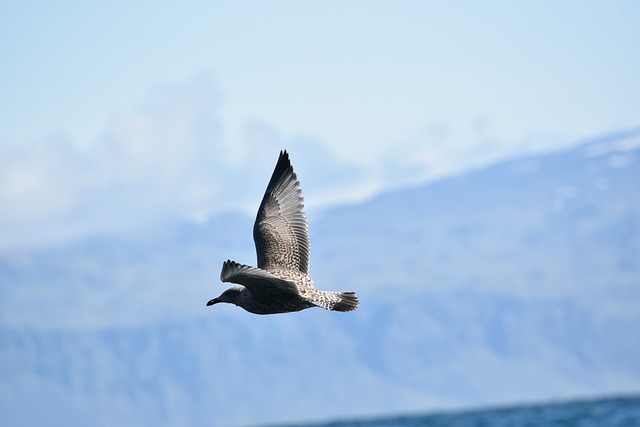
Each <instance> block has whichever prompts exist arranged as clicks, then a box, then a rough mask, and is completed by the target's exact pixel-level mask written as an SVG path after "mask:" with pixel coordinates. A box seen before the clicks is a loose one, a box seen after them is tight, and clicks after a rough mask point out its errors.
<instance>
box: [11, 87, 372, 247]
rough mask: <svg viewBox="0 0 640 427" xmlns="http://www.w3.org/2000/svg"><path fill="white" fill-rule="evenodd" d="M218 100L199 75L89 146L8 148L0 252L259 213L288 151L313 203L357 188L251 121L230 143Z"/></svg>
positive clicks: (305, 147) (303, 146)
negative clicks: (219, 216)
mask: <svg viewBox="0 0 640 427" xmlns="http://www.w3.org/2000/svg"><path fill="white" fill-rule="evenodd" d="M219 99H220V96H219V95H218V93H217V91H216V89H215V87H214V85H213V83H212V80H211V79H210V78H207V77H202V78H198V79H194V80H193V81H191V82H188V83H187V84H185V85H183V86H181V87H174V88H162V89H157V90H156V91H155V92H154V93H153V94H151V96H149V98H148V99H147V100H146V102H145V103H144V105H143V106H142V107H141V108H139V109H138V110H137V111H134V112H132V113H130V114H126V115H122V116H120V117H117V118H115V119H113V120H112V121H111V123H110V124H109V125H108V127H107V128H106V129H105V130H104V132H103V134H102V136H101V137H100V138H99V139H98V140H97V141H96V142H94V143H93V144H85V145H78V144H76V145H74V144H73V143H71V142H70V141H68V140H67V139H65V138H64V137H61V136H50V137H48V138H44V139H43V140H42V141H40V142H38V143H37V144H34V145H32V146H29V147H26V148H22V149H16V148H11V147H9V146H5V147H2V148H1V149H0V165H2V166H3V167H2V169H1V170H0V223H1V225H0V231H2V234H3V235H4V236H5V238H4V239H3V241H2V242H0V248H9V247H13V246H25V245H26V246H29V245H33V244H36V245H40V244H48V243H53V242H56V241H58V240H59V239H69V238H75V237H81V236H83V235H87V234H96V233H98V234H100V233H113V232H121V233H130V232H134V231H143V232H144V231H148V230H150V229H153V228H154V226H157V225H159V224H162V223H163V222H164V221H166V220H168V219H171V218H173V219H176V218H178V219H186V218H192V219H195V220H199V221H202V220H205V219H206V218H207V217H209V216H210V215H214V214H216V213H220V212H224V211H229V210H244V211H246V212H253V211H255V209H256V208H257V204H258V203H259V200H260V197H261V196H262V192H263V191H264V187H265V186H266V183H267V181H268V178H269V175H270V173H271V171H272V168H273V167H274V165H275V161H276V159H277V155H278V152H279V150H280V149H285V148H286V149H288V150H289V151H290V153H291V156H292V161H293V164H294V166H295V167H296V170H297V171H298V173H299V174H300V176H301V179H302V180H303V185H304V188H305V196H307V197H309V196H311V198H310V199H307V200H313V199H316V200H318V201H319V204H322V203H323V201H324V202H325V203H330V201H333V200H344V198H345V196H344V194H345V193H348V194H351V193H353V192H355V191H356V187H357V185H358V182H359V179H362V175H358V174H357V173H356V172H355V170H354V169H353V168H352V167H350V166H349V165H347V164H344V163H340V162H338V161H337V160H336V159H335V158H334V156H333V155H332V153H331V152H330V151H329V150H328V149H326V148H324V147H323V146H322V145H321V143H320V142H318V141H315V140H312V139H310V138H304V137H298V136H294V137H287V136H283V135H281V134H279V132H278V131H277V130H276V129H275V128H273V127H272V126H270V125H268V124H266V123H261V122H259V121H255V120H252V121H247V122H245V123H244V124H243V125H242V129H240V132H237V134H238V136H237V137H235V138H232V137H230V134H231V133H232V132H229V129H228V128H225V126H223V124H222V122H221V120H220V115H219ZM349 188H351V192H349V191H347V190H348V189H349Z"/></svg>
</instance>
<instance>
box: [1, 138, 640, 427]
mask: <svg viewBox="0 0 640 427" xmlns="http://www.w3.org/2000/svg"><path fill="white" fill-rule="evenodd" d="M639 183H640V134H639V133H629V134H624V135H619V136H615V137H611V138H606V139H601V140H598V141H594V142H590V143H587V144H583V145H581V146H578V147H576V148H573V149H571V150H567V151H563V152H556V153H550V154H544V155H538V156H534V157H528V158H523V159H517V160H513V161H509V162H505V163H501V164H497V165H494V166H492V167H489V168H485V169H482V170H477V171H474V172H469V173H466V174H464V175H459V176H455V177H451V178H448V179H444V180H441V181H438V182H434V183H430V184H428V185H424V186H421V187H417V188H412V189H405V190H401V191H394V192H391V193H388V194H384V195H381V196H379V197H377V198H375V199H372V200H369V201H368V202H366V203H363V204H359V205H353V206H344V207H340V208H334V209H331V210H328V211H325V212H322V213H321V214H320V215H319V216H318V217H316V218H313V217H311V218H309V219H310V232H311V244H312V257H311V273H312V276H313V277H314V279H315V282H316V285H317V286H318V287H319V288H322V289H335V290H354V291H356V292H357V293H358V295H359V297H360V300H361V307H360V308H359V309H358V310H357V311H356V312H354V313H348V314H341V313H329V312H325V311H323V310H320V309H318V310H306V311H303V312H300V313H295V314H292V315H277V316H266V317H265V316H255V315H251V314H249V313H246V312H244V311H242V310H241V309H238V308H237V307H233V306H224V307H221V306H215V307H214V308H206V307H205V303H206V301H207V300H208V299H210V298H211V297H213V296H217V295H218V294H219V293H220V292H221V291H222V290H223V289H224V288H225V287H224V285H222V284H220V282H219V280H218V274H219V269H220V266H221V264H222V261H224V260H226V259H227V258H231V259H234V260H236V261H239V262H243V263H248V264H254V262H255V261H254V260H255V254H254V250H253V242H252V240H251V227H252V222H253V218H249V217H243V216H238V215H226V216H222V217H218V218H215V219H214V220H212V221H210V222H208V223H206V224H199V225H198V224H167V226H166V228H165V229H163V230H160V231H157V233H156V234H153V235H150V234H146V235H144V236H136V237H131V236H124V237H123V236H106V237H104V236H102V237H101V236H96V237H94V238H92V239H87V240H85V241H79V242H74V243H71V244H66V245H64V246H56V247H47V248H40V249H37V250H36V249H32V250H26V249H24V250H20V251H17V250H16V251H6V252H5V253H3V254H1V255H0V290H1V291H2V296H3V297H2V302H1V303H0V308H1V311H0V424H2V425H13V426H20V425H65V426H74V425H78V426H80V425H82V426H84V425H140V426H144V425H149V426H151V425H153V426H180V425H238V424H261V423H271V422H283V421H294V420H312V419H326V418H335V417H338V416H355V415H374V414H388V413H397V412H403V411H422V410H428V409H432V408H444V407H447V408H455V407H463V406H476V405H484V404H489V403H492V404H500V403H509V402H517V401H531V400H539V399H544V400H548V399H555V398H565V397H574V396H585V395H601V394H609V393H627V392H640V362H638V361H640V340H637V339H635V337H636V335H637V331H638V330H640V256H639V255H638V254H640V191H638V188H640V187H639V185H638V184H639ZM303 185H304V183H303Z"/></svg>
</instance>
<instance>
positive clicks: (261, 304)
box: [207, 150, 359, 314]
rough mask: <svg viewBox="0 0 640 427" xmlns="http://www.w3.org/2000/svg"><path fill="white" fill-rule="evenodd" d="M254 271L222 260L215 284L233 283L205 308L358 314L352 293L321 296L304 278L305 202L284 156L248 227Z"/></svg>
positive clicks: (306, 248)
mask: <svg viewBox="0 0 640 427" xmlns="http://www.w3.org/2000/svg"><path fill="white" fill-rule="evenodd" d="M253 240H254V243H255V246H256V253H257V267H252V266H249V265H244V264H239V263H237V262H235V261H231V260H227V261H225V262H224V263H223V264H222V271H221V272H220V280H221V281H223V282H231V283H235V284H236V286H233V287H231V288H229V289H227V290H225V291H224V292H223V293H222V294H221V295H220V296H219V297H217V298H214V299H212V300H210V301H209V302H207V306H212V305H214V304H218V303H230V304H235V305H236V306H239V307H241V308H243V309H244V310H246V311H248V312H250V313H254V314H277V313H290V312H296V311H300V310H304V309H307V308H312V307H321V308H324V309H326V310H331V311H341V312H346V311H353V310H355V309H356V308H358V304H359V301H358V297H357V296H356V294H355V293H354V292H334V291H321V290H318V289H316V288H315V287H314V284H313V280H311V277H309V255H310V242H309V231H308V225H307V218H306V217H305V214H304V198H303V196H302V188H301V186H300V182H299V181H298V177H297V175H296V173H295V172H294V170H293V166H292V165H291V161H290V159H289V154H288V153H287V151H286V150H282V151H280V156H279V157H278V162H277V163H276V167H275V169H274V171H273V174H272V175H271V179H270V180H269V184H268V185H267V190H266V191H265V193H264V196H263V198H262V202H261V203H260V207H259V209H258V214H257V216H256V220H255V223H254V225H253Z"/></svg>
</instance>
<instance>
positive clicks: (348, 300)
mask: <svg viewBox="0 0 640 427" xmlns="http://www.w3.org/2000/svg"><path fill="white" fill-rule="evenodd" d="M314 303H315V304H316V305H319V306H320V307H323V308H326V309H327V310H331V311H353V310H355V309H356V308H358V303H359V301H358V297H357V296H356V294H355V292H322V294H321V295H320V297H319V298H317V299H316V300H315V301H314Z"/></svg>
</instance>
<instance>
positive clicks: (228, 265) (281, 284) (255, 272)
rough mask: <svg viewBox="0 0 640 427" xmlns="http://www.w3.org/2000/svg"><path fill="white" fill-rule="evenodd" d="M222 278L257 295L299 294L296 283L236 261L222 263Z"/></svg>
mask: <svg viewBox="0 0 640 427" xmlns="http://www.w3.org/2000/svg"><path fill="white" fill-rule="evenodd" d="M220 280H222V281H223V282H232V283H237V284H239V285H243V286H244V287H246V288H247V289H249V290H250V291H251V293H252V294H253V295H254V296H256V297H261V296H267V295H278V294H298V287H297V286H296V285H295V283H292V282H289V281H287V280H283V279H280V278H278V277H276V276H274V275H272V274H269V273H268V272H266V271H264V270H262V269H260V268H255V267H250V266H248V265H244V264H238V263H237V262H235V261H231V260H228V261H225V262H224V264H222V271H221V272H220Z"/></svg>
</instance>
